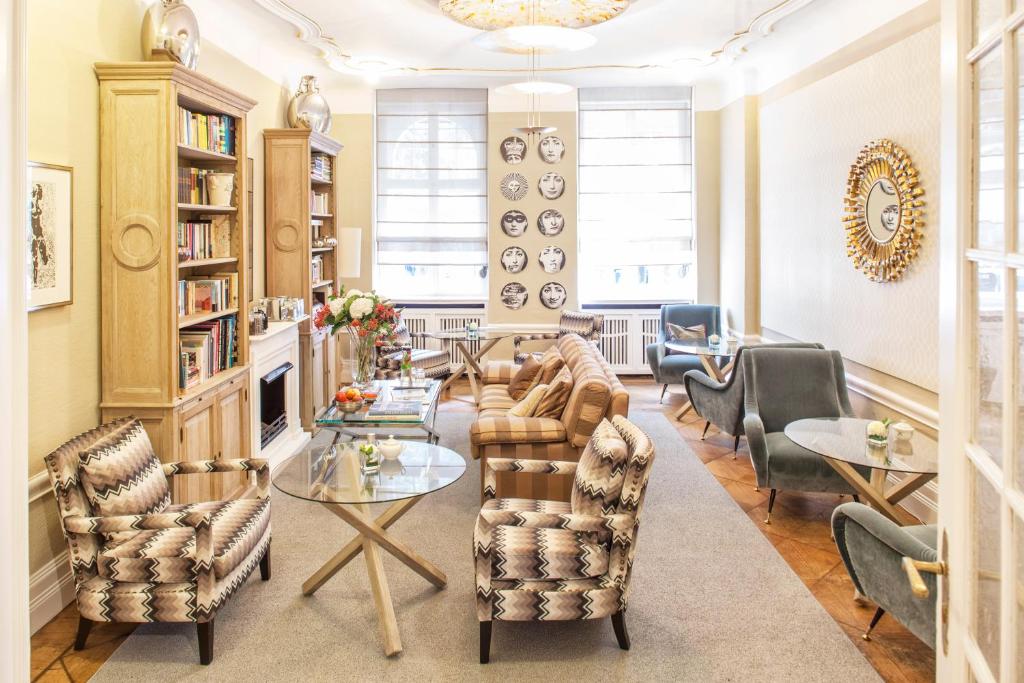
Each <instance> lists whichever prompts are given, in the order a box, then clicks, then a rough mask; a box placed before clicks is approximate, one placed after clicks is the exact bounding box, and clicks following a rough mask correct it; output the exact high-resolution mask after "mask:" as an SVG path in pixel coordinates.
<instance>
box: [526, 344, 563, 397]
mask: <svg viewBox="0 0 1024 683" xmlns="http://www.w3.org/2000/svg"><path fill="white" fill-rule="evenodd" d="M540 366H541V367H540V372H538V373H537V375H536V376H535V377H534V378H533V384H532V385H531V386H530V388H531V389H532V388H533V387H535V386H537V385H538V384H551V382H552V381H553V380H554V379H555V375H557V374H558V371H559V370H561V369H562V368H563V367H564V366H565V359H564V358H562V354H561V353H559V351H558V347H556V346H552V347H551V348H550V349H548V350H547V351H545V352H544V355H543V356H541V357H540Z"/></svg>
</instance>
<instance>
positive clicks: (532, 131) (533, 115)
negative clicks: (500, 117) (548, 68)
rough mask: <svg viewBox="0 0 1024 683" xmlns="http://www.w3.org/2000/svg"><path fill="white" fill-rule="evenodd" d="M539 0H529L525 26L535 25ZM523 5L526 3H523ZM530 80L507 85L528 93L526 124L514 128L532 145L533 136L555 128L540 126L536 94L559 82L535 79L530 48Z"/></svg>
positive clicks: (552, 131)
mask: <svg viewBox="0 0 1024 683" xmlns="http://www.w3.org/2000/svg"><path fill="white" fill-rule="evenodd" d="M540 2H541V0H530V3H529V7H528V12H529V13H528V15H527V26H529V27H536V20H537V8H538V6H539V4H540ZM523 4H524V5H525V4H526V3H523ZM529 54H530V80H528V81H527V82H525V83H513V84H511V85H510V86H507V87H509V88H510V89H513V90H515V91H518V92H526V93H528V94H529V95H530V113H529V114H527V115H526V125H525V126H523V127H521V128H516V129H515V131H516V132H517V133H520V134H522V135H525V136H526V142H527V144H529V145H530V146H532V145H533V142H534V138H535V137H540V136H541V135H550V134H551V133H554V132H555V131H556V130H558V129H557V128H555V127H554V126H542V125H540V117H539V116H538V115H537V95H539V94H541V93H543V92H545V88H547V89H550V88H551V86H555V87H556V88H557V87H558V86H559V85H560V84H559V83H546V82H544V81H538V80H537V51H536V50H530V52H529Z"/></svg>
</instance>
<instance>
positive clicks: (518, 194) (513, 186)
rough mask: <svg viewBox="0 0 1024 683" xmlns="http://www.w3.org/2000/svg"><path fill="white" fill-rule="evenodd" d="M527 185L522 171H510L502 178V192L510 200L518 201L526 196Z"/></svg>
mask: <svg viewBox="0 0 1024 683" xmlns="http://www.w3.org/2000/svg"><path fill="white" fill-rule="evenodd" d="M527 185H528V184H527V182H526V176H524V175H523V174H522V173H509V174H507V175H506V176H505V177H504V178H502V179H501V194H502V196H503V197H504V198H505V199H507V200H509V201H512V202H518V201H519V200H520V199H522V198H523V197H525V196H526V188H527ZM559 194H561V193H559Z"/></svg>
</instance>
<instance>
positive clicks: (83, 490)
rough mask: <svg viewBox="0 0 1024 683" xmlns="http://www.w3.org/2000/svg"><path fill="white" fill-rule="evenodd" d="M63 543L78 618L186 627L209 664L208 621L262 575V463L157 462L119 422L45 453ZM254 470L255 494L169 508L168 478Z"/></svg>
mask: <svg viewBox="0 0 1024 683" xmlns="http://www.w3.org/2000/svg"><path fill="white" fill-rule="evenodd" d="M46 468H47V470H48V471H49V474H50V482H51V483H52V485H53V489H54V493H55V494H56V497H57V503H58V505H59V506H60V516H61V522H62V527H63V530H64V537H65V539H66V540H67V544H68V554H69V557H70V560H71V569H72V572H73V573H74V579H75V592H76V597H77V601H78V611H79V614H80V621H79V626H78V637H77V638H76V640H75V649H76V650H81V649H82V648H84V647H85V640H86V638H87V637H88V635H89V629H90V628H91V627H92V624H93V623H94V622H97V621H108V622H137V623H139V622H155V621H159V622H193V623H195V624H196V627H197V632H198V636H199V659H200V662H201V663H203V664H209V663H210V661H211V660H212V659H213V619H214V616H215V615H216V613H217V610H218V609H220V608H221V607H222V606H223V605H224V603H225V602H226V601H227V599H228V598H229V597H231V595H232V594H233V593H234V592H235V591H236V590H238V588H239V587H241V585H242V584H243V583H245V580H246V579H247V578H248V577H249V574H251V573H252V571H253V570H254V569H255V568H256V566H257V565H259V567H260V575H261V578H262V579H263V580H264V581H266V580H268V579H269V578H270V499H269V498H268V493H269V491H268V487H269V484H270V470H269V467H268V465H267V461H266V460H201V461H194V462H180V463H168V464H164V465H161V463H160V461H159V460H158V459H157V457H156V454H155V453H154V452H153V448H152V445H151V444H150V441H149V437H148V436H147V435H146V430H145V428H143V426H142V423H141V422H139V421H138V420H137V419H134V418H127V417H126V418H121V419H118V420H115V421H113V422H110V423H108V424H105V425H103V426H101V427H98V428H96V429H93V430H91V431H88V432H85V433H84V434H80V435H78V436H76V437H75V438H73V439H71V440H70V441H68V442H67V443H65V444H64V445H62V446H61V447H60V448H58V449H57V450H55V451H53V452H52V453H50V454H49V455H47V456H46ZM246 470H248V471H250V472H255V473H256V479H257V497H256V498H244V499H235V500H230V501H217V502H203V503H191V504H187V505H172V504H171V494H170V487H169V485H168V481H167V479H168V477H170V476H174V475H186V474H201V473H202V474H205V473H211V472H241V471H246Z"/></svg>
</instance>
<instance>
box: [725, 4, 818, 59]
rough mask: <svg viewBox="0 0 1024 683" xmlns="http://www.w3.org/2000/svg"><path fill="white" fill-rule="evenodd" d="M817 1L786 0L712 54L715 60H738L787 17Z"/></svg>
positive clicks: (756, 18)
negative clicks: (723, 58) (748, 48)
mask: <svg viewBox="0 0 1024 683" xmlns="http://www.w3.org/2000/svg"><path fill="white" fill-rule="evenodd" d="M814 1H815V0H784V1H783V2H782V3H780V4H778V5H776V6H775V7H772V8H771V9H770V10H767V11H765V12H762V13H761V14H759V15H757V16H756V17H754V19H753V20H752V21H751V22H750V24H748V25H747V28H746V30H743V31H738V32H737V33H736V34H734V35H733V36H732V37H731V38H729V40H727V41H725V43H724V44H723V45H722V47H720V48H718V49H717V50H715V51H714V52H712V53H711V56H712V57H714V58H721V57H725V58H727V59H737V58H739V57H740V56H742V55H743V54H744V53H746V51H747V47H749V46H750V45H752V44H753V43H755V42H757V41H758V40H761V39H763V38H767V37H768V36H769V35H771V33H772V31H774V30H775V25H776V24H778V23H779V22H780V21H782V20H783V19H785V18H786V17H788V16H790V15H792V14H794V13H796V12H798V11H800V10H802V9H803V8H804V7H807V6H808V5H810V4H811V3H812V2H814Z"/></svg>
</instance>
